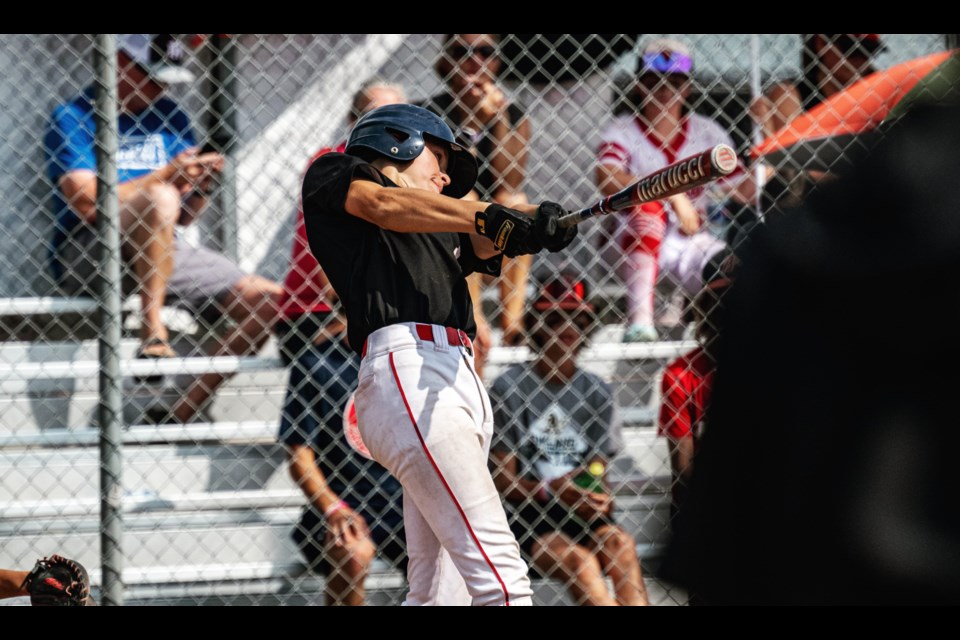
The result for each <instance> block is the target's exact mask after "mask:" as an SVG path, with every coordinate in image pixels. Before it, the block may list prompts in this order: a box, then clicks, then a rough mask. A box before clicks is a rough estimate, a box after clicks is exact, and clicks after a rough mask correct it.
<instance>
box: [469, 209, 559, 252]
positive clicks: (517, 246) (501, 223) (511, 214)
mask: <svg viewBox="0 0 960 640" xmlns="http://www.w3.org/2000/svg"><path fill="white" fill-rule="evenodd" d="M533 224H534V219H533V218H531V217H530V216H528V215H526V214H524V213H521V212H520V211H517V210H516V209H508V208H507V207H504V206H502V205H499V204H492V205H490V206H489V207H487V209H486V211H478V212H477V215H476V216H475V218H474V225H475V227H476V230H477V234H478V235H481V236H483V237H485V238H489V239H490V240H492V241H493V246H494V248H495V249H496V250H497V251H501V252H503V254H504V255H505V256H507V257H508V258H513V257H516V256H520V255H526V254H528V253H537V252H538V251H540V250H541V249H542V248H543V247H542V246H539V245H538V244H537V243H536V242H533V241H534V238H533V237H532V234H533Z"/></svg>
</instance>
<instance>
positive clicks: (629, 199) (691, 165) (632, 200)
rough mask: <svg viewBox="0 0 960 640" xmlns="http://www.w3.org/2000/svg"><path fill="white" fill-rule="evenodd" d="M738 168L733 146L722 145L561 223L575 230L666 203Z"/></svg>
mask: <svg viewBox="0 0 960 640" xmlns="http://www.w3.org/2000/svg"><path fill="white" fill-rule="evenodd" d="M736 168H737V154H736V153H735V152H734V150H733V149H731V148H730V147H729V146H727V145H725V144H718V145H717V146H715V147H714V148H712V149H710V150H708V151H703V152H701V153H698V154H696V155H692V156H690V157H689V158H684V159H683V160H678V161H677V162H674V163H673V164H671V165H670V166H668V167H664V168H663V169H660V170H659V171H655V172H653V173H651V174H650V175H648V176H647V177H645V178H641V179H640V180H637V181H636V182H634V183H633V184H632V185H630V186H629V187H626V188H624V189H621V190H620V191H618V192H617V193H615V194H613V195H611V196H607V197H606V198H604V199H603V200H601V201H600V202H598V203H597V204H595V205H593V206H592V207H587V208H586V209H581V210H580V211H574V212H571V213H568V214H567V215H565V216H563V217H561V218H560V219H559V220H558V221H557V222H558V223H559V225H560V226H561V227H564V228H566V227H572V226H573V225H575V224H580V223H581V222H583V221H584V220H586V219H588V218H592V217H594V216H599V215H606V214H608V213H613V212H614V211H622V210H624V209H629V208H630V207H635V206H637V205H641V204H643V203H645V202H654V201H656V200H663V199H664V198H669V197H670V196H675V195H677V194H678V193H683V192H684V191H689V190H690V189H693V188H694V187H699V186H701V185H705V184H707V183H708V182H713V181H714V180H717V179H718V178H722V177H724V176H728V175H730V174H731V173H733V172H734V170H735V169H736Z"/></svg>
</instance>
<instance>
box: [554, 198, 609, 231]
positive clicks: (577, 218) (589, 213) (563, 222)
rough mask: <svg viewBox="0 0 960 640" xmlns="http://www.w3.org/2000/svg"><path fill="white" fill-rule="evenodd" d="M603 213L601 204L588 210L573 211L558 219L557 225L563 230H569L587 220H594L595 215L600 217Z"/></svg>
mask: <svg viewBox="0 0 960 640" xmlns="http://www.w3.org/2000/svg"><path fill="white" fill-rule="evenodd" d="M602 212H603V209H602V208H601V207H600V203H598V204H596V205H594V206H592V207H588V208H586V209H580V211H571V212H570V213H568V214H567V215H565V216H560V218H558V219H557V224H558V225H559V226H560V228H561V229H568V228H570V227H572V226H573V225H576V224H580V223H581V222H583V221H584V220H586V219H587V218H592V217H593V216H595V215H598V214H600V213H602Z"/></svg>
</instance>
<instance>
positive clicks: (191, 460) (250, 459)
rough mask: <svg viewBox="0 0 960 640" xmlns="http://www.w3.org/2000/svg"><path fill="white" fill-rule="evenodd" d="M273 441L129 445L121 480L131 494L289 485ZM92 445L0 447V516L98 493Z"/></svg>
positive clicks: (282, 458) (96, 462) (278, 448)
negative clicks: (10, 507)
mask: <svg viewBox="0 0 960 640" xmlns="http://www.w3.org/2000/svg"><path fill="white" fill-rule="evenodd" d="M285 460H286V457H285V453H284V451H283V448H282V447H281V446H280V445H277V444H272V443H271V444H247V443H244V444H210V445H173V446H169V445H159V446H134V447H129V448H127V449H125V450H124V453H123V475H122V478H123V484H124V486H125V487H129V491H132V492H135V493H143V492H148V493H154V494H158V495H163V494H169V493H178V494H179V493H191V492H198V491H244V490H262V489H292V488H294V487H293V485H292V481H291V480H290V479H289V475H288V474H287V473H286V463H285ZM99 486H100V466H99V460H98V451H97V450H96V449H94V448H69V449H67V448H64V449H56V450H34V449H28V450H20V451H14V450H10V449H7V450H4V451H2V452H0V518H2V517H3V513H4V510H5V507H6V505H7V504H8V503H9V502H10V501H14V500H16V501H24V500H70V499H73V500H78V499H84V498H95V497H97V496H98V495H99Z"/></svg>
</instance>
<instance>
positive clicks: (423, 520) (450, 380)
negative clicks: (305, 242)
mask: <svg viewBox="0 0 960 640" xmlns="http://www.w3.org/2000/svg"><path fill="white" fill-rule="evenodd" d="M356 407H357V420H358V426H359V428H360V434H361V436H362V437H363V441H364V443H366V445H367V448H368V449H369V450H370V453H371V454H372V455H373V457H374V459H375V460H377V461H378V462H379V463H380V464H382V465H383V466H384V467H386V468H387V469H388V470H389V471H390V473H392V474H393V475H394V476H395V477H396V478H397V479H398V480H399V481H400V483H401V484H402V485H403V491H404V502H403V516H404V527H405V530H406V536H407V552H408V553H409V556H410V558H409V565H408V569H407V578H408V582H409V587H410V591H409V593H408V594H407V598H406V601H405V603H404V604H406V605H433V604H444V605H451V604H457V605H463V604H471V603H472V604H473V605H480V606H491V605H513V606H516V605H530V604H531V594H532V591H531V589H530V580H529V578H528V577H527V565H526V563H525V562H524V561H523V559H522V558H521V557H520V547H519V545H518V544H517V541H516V539H515V538H514V536H513V533H512V532H511V531H510V527H509V526H508V524H507V517H506V513H505V512H504V510H503V505H502V503H501V502H500V495H499V494H498V492H497V489H496V487H495V486H494V484H493V479H492V477H491V476H490V471H489V468H488V466H487V461H488V454H489V451H490V440H491V438H492V436H493V412H492V409H491V408H490V399H489V397H488V396H487V392H486V390H485V389H484V387H483V384H482V383H481V382H480V379H479V378H478V377H477V375H476V372H475V371H474V368H473V355H472V350H471V348H470V347H469V340H468V339H467V337H466V335H465V334H463V332H458V331H457V330H454V329H449V328H446V327H442V326H439V325H427V324H418V323H400V324H395V325H391V326H389V327H384V328H382V329H379V330H377V331H375V332H373V333H372V334H370V336H369V337H368V338H367V342H366V345H365V349H364V357H363V360H362V361H361V363H360V374H359V382H358V386H357V394H356ZM464 583H465V584H466V592H467V593H466V594H465V593H464V590H463V585H464Z"/></svg>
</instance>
